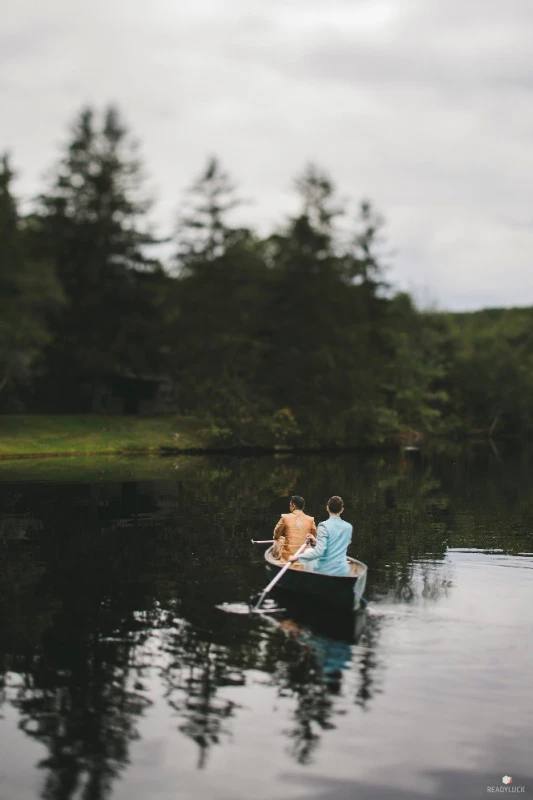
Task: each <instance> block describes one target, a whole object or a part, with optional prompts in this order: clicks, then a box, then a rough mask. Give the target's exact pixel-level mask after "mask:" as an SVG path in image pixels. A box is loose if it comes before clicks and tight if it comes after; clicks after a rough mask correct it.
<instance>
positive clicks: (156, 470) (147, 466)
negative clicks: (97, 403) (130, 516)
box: [0, 454, 205, 483]
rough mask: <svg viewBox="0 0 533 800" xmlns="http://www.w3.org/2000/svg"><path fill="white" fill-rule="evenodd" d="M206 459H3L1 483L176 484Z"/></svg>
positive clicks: (173, 457) (0, 470)
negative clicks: (152, 482) (141, 482)
mask: <svg viewBox="0 0 533 800" xmlns="http://www.w3.org/2000/svg"><path fill="white" fill-rule="evenodd" d="M204 458H205V457H204V456H201V455H197V456H189V455H171V456H160V455H157V454H156V455H129V456H117V455H107V456H59V457H57V458H4V459H0V483H2V482H24V483H27V482H29V481H59V482H62V483H63V482H64V483H97V482H99V481H102V482H105V481H112V482H115V483H117V482H118V483H122V482H128V481H157V480H161V481H162V480H164V481H175V480H176V479H178V478H182V477H183V476H184V475H189V474H192V473H194V470H195V469H197V468H198V467H201V464H202V463H203V460H204Z"/></svg>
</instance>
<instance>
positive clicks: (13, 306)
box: [0, 154, 63, 407]
mask: <svg viewBox="0 0 533 800" xmlns="http://www.w3.org/2000/svg"><path fill="white" fill-rule="evenodd" d="M13 177H14V173H13V171H12V169H11V166H10V163H9V158H8V156H7V154H4V155H3V156H2V158H1V159H0V401H2V402H3V405H4V406H6V407H10V406H11V407H13V406H14V405H15V407H16V403H17V399H20V394H21V392H23V391H25V390H27V389H28V387H29V385H30V383H31V379H32V377H33V371H34V369H35V367H36V363H37V361H38V358H39V356H40V354H41V352H42V350H43V348H44V346H45V345H46V344H47V343H48V342H49V341H50V339H51V335H50V331H49V329H48V326H47V315H48V314H49V312H50V311H52V310H53V309H55V308H57V307H59V306H60V305H61V302H62V299H63V298H62V293H61V291H60V287H59V284H58V282H57V280H56V277H55V273H54V269H53V265H52V264H51V263H50V262H47V261H45V260H43V259H38V258H34V257H33V255H32V247H31V240H32V235H33V231H32V223H31V218H29V219H23V218H21V217H20V216H19V213H18V210H17V203H16V200H15V198H14V196H13V194H12V191H11V182H12V179H13Z"/></svg>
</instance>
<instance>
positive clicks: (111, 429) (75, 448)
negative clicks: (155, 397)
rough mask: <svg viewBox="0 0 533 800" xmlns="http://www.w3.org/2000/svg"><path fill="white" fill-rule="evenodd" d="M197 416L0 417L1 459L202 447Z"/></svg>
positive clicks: (21, 415)
mask: <svg viewBox="0 0 533 800" xmlns="http://www.w3.org/2000/svg"><path fill="white" fill-rule="evenodd" d="M198 427H199V424H198V422H197V420H194V419H190V418H187V419H186V418H183V417H175V416H172V417H154V418H150V417H113V416H109V417H106V416H99V415H89V414H88V415H59V414H58V415H47V414H43V415H25V414H20V415H19V414H13V415H7V414H5V415H0V459H3V458H16V457H24V456H26V457H29V456H45V455H51V456H52V455H53V456H61V455H64V456H70V455H92V454H113V453H115V454H123V453H125V454H127V453H157V452H162V451H163V450H165V449H169V448H171V449H174V450H188V449H193V448H202V447H203V446H204V442H203V441H202V438H201V436H200V434H199V432H198Z"/></svg>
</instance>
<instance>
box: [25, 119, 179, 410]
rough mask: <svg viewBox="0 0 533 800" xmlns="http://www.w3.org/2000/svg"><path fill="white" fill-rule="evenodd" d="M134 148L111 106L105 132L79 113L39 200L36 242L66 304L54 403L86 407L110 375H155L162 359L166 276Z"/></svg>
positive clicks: (52, 377)
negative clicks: (154, 249) (154, 253)
mask: <svg viewBox="0 0 533 800" xmlns="http://www.w3.org/2000/svg"><path fill="white" fill-rule="evenodd" d="M142 184H143V175H142V167H141V162H140V160H139V158H138V155H137V149H136V146H135V143H134V142H132V139H131V137H130V135H129V133H128V130H127V129H126V127H125V126H124V124H123V123H122V121H121V118H120V115H119V113H118V111H117V110H116V109H115V108H113V107H111V108H108V109H107V110H106V112H105V114H104V119H103V123H102V125H101V126H100V127H99V126H98V125H97V121H96V118H95V113H94V111H93V110H92V109H90V108H87V109H85V110H83V111H82V113H81V114H80V115H79V117H78V119H77V120H76V123H75V124H74V126H73V129H72V135H71V140H70V142H69V144H68V147H67V150H66V153H65V155H64V157H63V159H62V160H61V162H60V164H59V167H58V169H57V171H56V175H55V178H54V181H53V185H52V188H51V190H50V191H49V192H48V194H46V195H44V196H42V197H41V200H40V214H39V221H40V226H41V229H40V242H41V246H42V248H43V251H44V253H45V254H47V255H49V256H50V257H52V258H53V259H54V261H55V262H56V263H57V265H58V275H59V278H60V280H61V283H62V286H63V289H64V291H65V294H66V297H67V299H68V305H67V307H66V308H65V309H64V310H63V311H62V313H61V314H60V315H59V316H58V317H57V318H56V319H54V321H53V329H54V333H55V339H54V343H53V346H52V347H51V348H50V349H49V352H48V367H49V388H50V390H51V391H50V393H49V394H50V399H51V401H52V402H53V403H54V404H56V403H57V402H58V399H59V398H62V399H63V401H64V402H65V404H67V405H68V407H70V408H75V407H80V408H83V407H87V406H88V404H89V402H90V395H91V392H92V387H93V386H94V385H95V383H97V382H98V381H99V380H100V378H101V377H102V376H103V375H105V374H108V373H113V374H116V373H129V372H134V373H137V374H139V373H142V372H144V371H150V372H153V371H157V370H158V368H160V365H161V363H163V361H164V359H163V356H162V346H163V344H164V342H163V341H162V338H161V331H160V313H159V311H160V308H159V307H160V302H161V292H162V287H163V286H164V284H165V276H164V274H163V271H162V269H161V266H160V265H159V262H158V261H157V260H156V259H154V258H152V257H150V256H149V251H150V246H151V245H154V244H156V243H157V240H156V239H155V238H154V236H153V235H152V233H151V232H150V230H149V228H148V225H147V223H146V214H147V212H148V210H149V208H150V202H149V201H148V200H147V199H146V198H145V197H144V194H143V191H142Z"/></svg>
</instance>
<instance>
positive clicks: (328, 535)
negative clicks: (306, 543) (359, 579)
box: [298, 517, 353, 575]
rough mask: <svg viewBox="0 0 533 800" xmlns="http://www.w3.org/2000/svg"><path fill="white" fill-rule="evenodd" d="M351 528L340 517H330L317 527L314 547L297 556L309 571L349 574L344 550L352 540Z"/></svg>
mask: <svg viewBox="0 0 533 800" xmlns="http://www.w3.org/2000/svg"><path fill="white" fill-rule="evenodd" d="M352 532H353V528H352V526H351V525H350V523H349V522H345V521H344V520H343V519H341V518H340V517H330V518H329V519H328V520H326V521H325V522H321V523H320V524H319V525H318V527H317V537H316V545H315V547H310V548H308V549H307V550H304V552H303V553H302V554H301V556H298V560H299V561H301V562H302V564H303V565H304V567H305V569H306V570H307V571H309V572H321V573H323V574H326V575H349V574H350V567H349V566H348V563H347V561H346V550H347V549H348V545H349V544H350V542H351V540H352Z"/></svg>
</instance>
